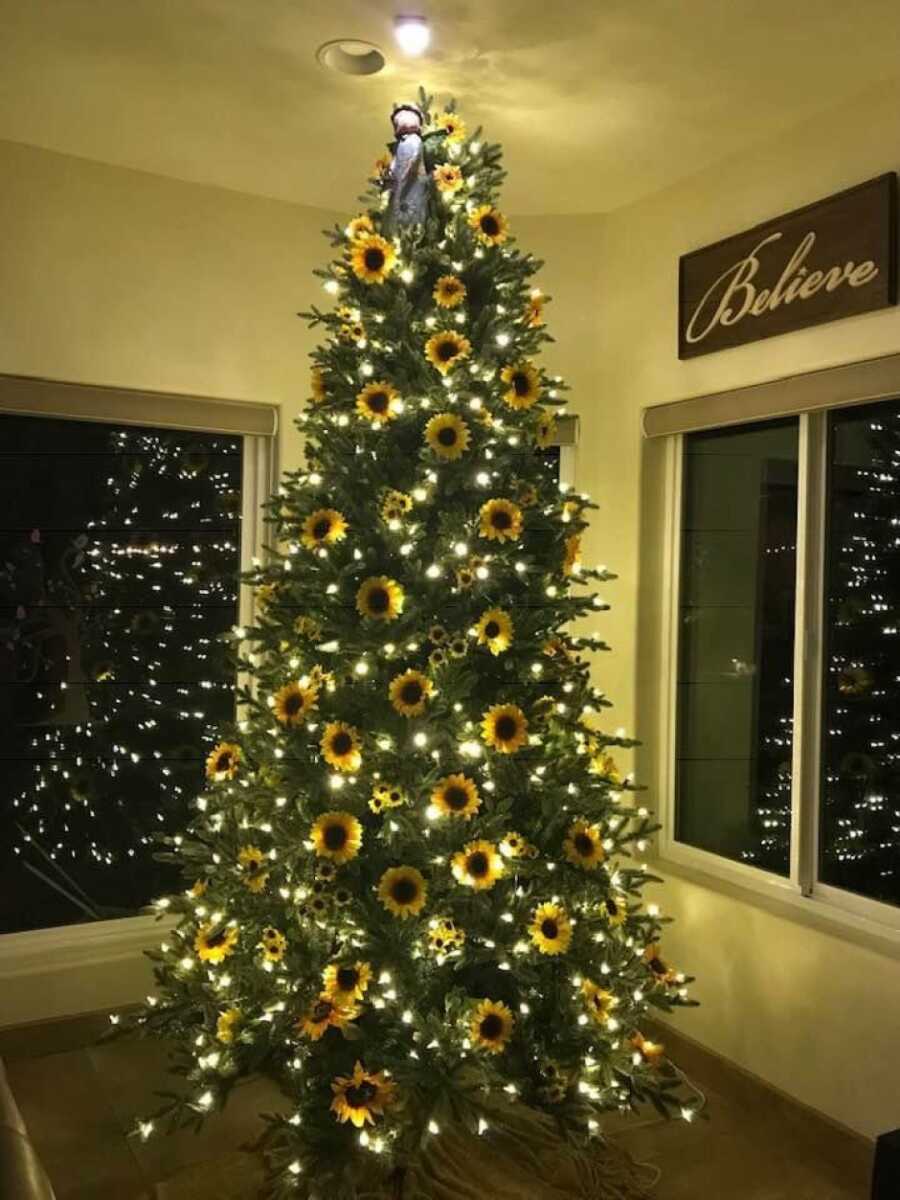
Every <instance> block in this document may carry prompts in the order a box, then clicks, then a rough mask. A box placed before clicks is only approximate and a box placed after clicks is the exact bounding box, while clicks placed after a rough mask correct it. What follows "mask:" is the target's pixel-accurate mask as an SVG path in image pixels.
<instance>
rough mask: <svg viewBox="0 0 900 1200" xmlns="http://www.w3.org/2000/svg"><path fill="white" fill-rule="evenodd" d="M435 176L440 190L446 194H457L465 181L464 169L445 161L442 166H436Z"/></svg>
mask: <svg viewBox="0 0 900 1200" xmlns="http://www.w3.org/2000/svg"><path fill="white" fill-rule="evenodd" d="M433 178H434V182H435V184H436V185H437V189H438V191H439V192H443V193H444V195H445V196H453V195H455V194H456V193H457V192H458V191H459V189H460V188H461V187H462V186H463V184H464V183H465V180H464V179H463V176H462V171H460V169H459V167H455V166H453V164H452V163H444V164H443V165H442V166H440V167H435V168H434V171H433Z"/></svg>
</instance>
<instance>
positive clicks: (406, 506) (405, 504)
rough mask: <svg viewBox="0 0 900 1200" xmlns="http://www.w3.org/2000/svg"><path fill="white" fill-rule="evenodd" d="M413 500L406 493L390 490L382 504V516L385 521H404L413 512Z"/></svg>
mask: <svg viewBox="0 0 900 1200" xmlns="http://www.w3.org/2000/svg"><path fill="white" fill-rule="evenodd" d="M412 506H413V498H412V496H409V495H407V493H406V492H398V491H397V490H396V489H395V488H389V489H388V491H387V492H385V494H384V499H383V500H382V502H381V516H382V519H383V520H385V521H402V520H403V518H404V517H405V516H406V515H407V514H408V513H409V512H411V511H412Z"/></svg>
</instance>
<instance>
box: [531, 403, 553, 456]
mask: <svg viewBox="0 0 900 1200" xmlns="http://www.w3.org/2000/svg"><path fill="white" fill-rule="evenodd" d="M555 440H556V418H555V417H554V416H553V413H548V412H541V414H540V418H539V420H538V423H537V428H536V429H535V431H534V442H535V445H536V446H537V447H538V449H539V450H547V449H549V447H550V446H552V445H553V443H554V441H555Z"/></svg>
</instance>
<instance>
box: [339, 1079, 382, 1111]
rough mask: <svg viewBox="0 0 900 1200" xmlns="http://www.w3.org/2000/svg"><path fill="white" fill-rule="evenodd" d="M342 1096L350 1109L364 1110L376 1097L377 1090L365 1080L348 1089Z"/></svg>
mask: <svg viewBox="0 0 900 1200" xmlns="http://www.w3.org/2000/svg"><path fill="white" fill-rule="evenodd" d="M344 1095H345V1096H346V1098H347V1103H348V1104H349V1105H350V1107H351V1108H365V1107H366V1105H367V1104H370V1103H371V1101H372V1100H374V1099H375V1097H376V1096H377V1095H378V1088H377V1087H375V1085H374V1083H369V1082H368V1080H367V1081H365V1082H364V1083H355V1084H353V1085H352V1086H351V1087H348V1088H347V1090H346V1092H345V1093H344Z"/></svg>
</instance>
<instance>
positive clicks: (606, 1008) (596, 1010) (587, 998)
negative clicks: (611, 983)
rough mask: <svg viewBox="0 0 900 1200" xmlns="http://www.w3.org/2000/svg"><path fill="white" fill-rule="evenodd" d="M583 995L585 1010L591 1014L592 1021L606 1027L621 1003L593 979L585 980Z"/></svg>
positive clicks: (582, 989)
mask: <svg viewBox="0 0 900 1200" xmlns="http://www.w3.org/2000/svg"><path fill="white" fill-rule="evenodd" d="M581 994H582V996H583V997H584V1005H585V1008H586V1009H587V1010H588V1012H589V1013H590V1015H591V1018H592V1020H594V1021H596V1022H597V1024H598V1025H606V1023H607V1022H608V1021H609V1018H610V1017H611V1016H612V1011H613V1009H614V1008H615V1007H616V1006H617V1005H618V1003H619V1001H618V1000H617V998H616V997H615V996H614V995H613V994H612V992H608V991H607V990H606V989H605V988H602V987H600V986H599V985H598V984H596V983H594V982H593V980H591V979H585V980H584V981H583V982H582V984H581Z"/></svg>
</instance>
